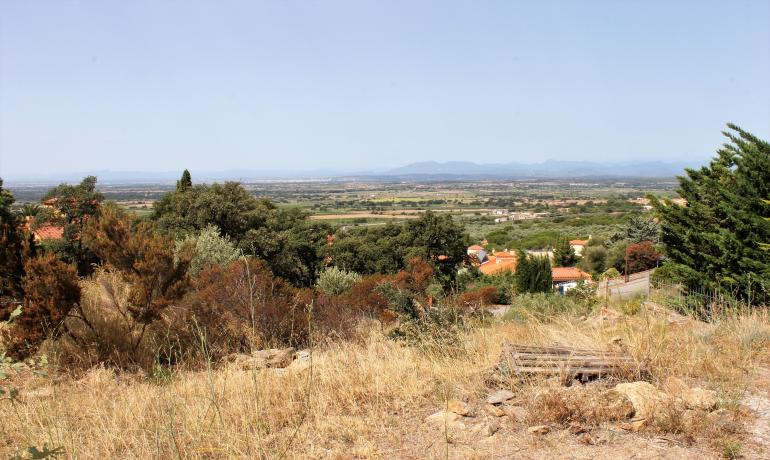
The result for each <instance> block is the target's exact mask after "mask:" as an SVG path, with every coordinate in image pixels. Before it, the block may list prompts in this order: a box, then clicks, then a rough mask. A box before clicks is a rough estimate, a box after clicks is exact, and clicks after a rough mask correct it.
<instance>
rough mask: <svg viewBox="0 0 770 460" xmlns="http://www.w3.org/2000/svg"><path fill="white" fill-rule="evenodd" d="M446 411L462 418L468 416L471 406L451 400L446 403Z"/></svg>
mask: <svg viewBox="0 0 770 460" xmlns="http://www.w3.org/2000/svg"><path fill="white" fill-rule="evenodd" d="M447 410H448V411H449V412H454V413H455V414H457V415H462V416H468V415H470V414H471V412H472V410H471V406H469V405H468V404H466V403H464V402H462V401H460V400H458V399H453V400H451V401H449V402H448V403H447Z"/></svg>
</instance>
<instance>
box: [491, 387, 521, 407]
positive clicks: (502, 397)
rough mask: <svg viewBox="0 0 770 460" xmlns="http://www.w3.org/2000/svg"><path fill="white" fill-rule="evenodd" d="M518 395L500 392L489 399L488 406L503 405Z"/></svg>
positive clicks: (505, 391) (504, 391)
mask: <svg viewBox="0 0 770 460" xmlns="http://www.w3.org/2000/svg"><path fill="white" fill-rule="evenodd" d="M515 396H516V395H515V394H513V392H511V391H508V390H498V391H496V392H494V393H492V394H491V395H489V396H488V397H487V403H488V404H502V403H504V402H505V401H508V400H509V399H513V398H514V397H515Z"/></svg>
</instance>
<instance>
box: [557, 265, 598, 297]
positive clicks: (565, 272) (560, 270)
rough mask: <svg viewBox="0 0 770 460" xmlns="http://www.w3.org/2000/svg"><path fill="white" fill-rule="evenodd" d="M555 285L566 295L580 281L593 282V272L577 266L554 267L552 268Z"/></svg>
mask: <svg viewBox="0 0 770 460" xmlns="http://www.w3.org/2000/svg"><path fill="white" fill-rule="evenodd" d="M551 278H552V279H553V287H554V289H556V290H558V291H559V293H560V294H562V295H564V294H565V293H566V292H567V291H569V290H570V289H572V288H574V287H576V286H577V285H578V282H580V281H583V282H587V283H590V282H592V279H591V274H590V273H586V272H584V271H583V270H581V269H579V268H577V267H553V268H551Z"/></svg>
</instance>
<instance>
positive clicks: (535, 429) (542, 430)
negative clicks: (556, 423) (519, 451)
mask: <svg viewBox="0 0 770 460" xmlns="http://www.w3.org/2000/svg"><path fill="white" fill-rule="evenodd" d="M550 431H551V429H550V428H548V426H546V425H537V426H531V427H529V428H527V433H530V434H538V435H544V434H548V433H549V432H550Z"/></svg>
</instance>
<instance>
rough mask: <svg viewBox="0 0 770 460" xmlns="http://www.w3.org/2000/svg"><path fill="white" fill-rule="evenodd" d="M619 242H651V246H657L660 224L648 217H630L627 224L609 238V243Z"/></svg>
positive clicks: (638, 215) (637, 215)
mask: <svg viewBox="0 0 770 460" xmlns="http://www.w3.org/2000/svg"><path fill="white" fill-rule="evenodd" d="M620 240H625V241H628V242H631V243H641V242H642V241H651V242H652V243H653V244H657V243H659V242H660V224H658V222H656V221H655V219H653V218H652V217H650V216H644V215H640V214H635V215H632V216H631V217H630V218H629V219H628V222H627V223H626V224H625V225H623V227H622V228H621V229H620V230H619V231H617V232H616V233H615V234H614V235H612V236H611V237H610V243H614V242H617V241H620Z"/></svg>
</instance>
